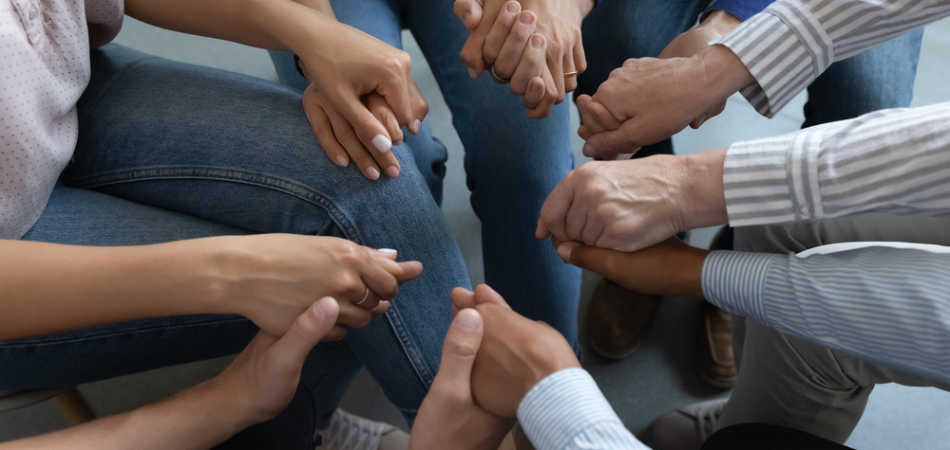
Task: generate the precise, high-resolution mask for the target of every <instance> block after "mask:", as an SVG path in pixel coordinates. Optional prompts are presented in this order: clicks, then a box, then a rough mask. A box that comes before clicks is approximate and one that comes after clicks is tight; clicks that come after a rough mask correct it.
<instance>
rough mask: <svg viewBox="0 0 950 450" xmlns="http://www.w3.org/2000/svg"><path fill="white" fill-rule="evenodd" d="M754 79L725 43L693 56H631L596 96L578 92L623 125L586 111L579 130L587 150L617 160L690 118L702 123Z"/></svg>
mask: <svg viewBox="0 0 950 450" xmlns="http://www.w3.org/2000/svg"><path fill="white" fill-rule="evenodd" d="M754 82H755V80H754V79H753V78H752V74H751V73H749V71H748V69H746V68H745V66H744V65H743V64H742V61H741V60H739V58H738V57H737V56H736V55H735V54H734V53H732V51H731V50H729V49H728V48H726V47H724V46H722V45H714V46H712V47H709V48H707V49H705V50H702V51H700V52H699V53H698V54H696V55H694V56H692V57H689V58H670V59H654V58H642V59H628V60H627V61H626V62H624V64H623V66H622V67H621V68H619V69H616V70H614V71H613V72H611V73H610V77H609V78H608V79H607V81H606V82H604V83H603V84H601V85H600V87H599V88H598V89H597V92H596V93H595V94H594V96H593V97H592V98H588V97H587V96H583V95H582V96H579V97H578V104H579V105H580V104H582V103H583V104H585V105H587V107H588V109H591V108H594V104H595V103H598V104H600V105H601V106H598V107H597V109H598V110H599V109H600V108H603V111H607V112H609V115H610V116H612V119H611V121H612V123H613V124H614V125H619V126H616V128H614V129H612V130H611V128H612V126H611V125H610V124H606V123H601V122H598V120H597V119H596V118H594V117H592V114H591V115H586V116H583V114H584V111H583V110H582V117H584V121H585V125H584V129H582V130H581V129H579V130H578V134H579V135H580V136H581V137H582V138H584V139H585V140H586V141H587V143H586V144H585V145H584V150H583V151H584V155H586V156H591V157H601V158H604V159H613V158H614V157H615V156H616V155H618V154H621V153H631V152H633V151H635V150H636V149H638V148H640V147H642V146H644V145H649V144H653V143H656V142H659V141H661V140H663V139H666V138H668V137H670V136H672V135H674V134H676V133H678V132H680V131H681V130H683V129H684V128H686V126H688V125H690V123H697V124H701V122H703V121H704V120H705V119H704V120H698V119H702V115H704V114H707V112H713V111H715V110H716V108H717V107H718V105H720V104H722V103H723V102H725V101H726V99H727V98H729V96H730V95H732V94H733V93H735V92H737V91H739V90H740V89H742V88H744V87H746V86H749V85H751V84H752V83H754ZM601 112H602V111H601ZM603 115H604V114H601V116H603ZM707 118H708V117H707ZM598 123H599V125H595V124H598ZM592 126H597V127H599V128H597V129H595V128H592Z"/></svg>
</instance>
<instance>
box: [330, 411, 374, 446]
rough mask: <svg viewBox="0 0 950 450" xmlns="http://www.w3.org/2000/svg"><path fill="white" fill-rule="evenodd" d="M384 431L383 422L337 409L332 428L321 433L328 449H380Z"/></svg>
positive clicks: (331, 421) (332, 420) (331, 423)
mask: <svg viewBox="0 0 950 450" xmlns="http://www.w3.org/2000/svg"><path fill="white" fill-rule="evenodd" d="M384 431H385V428H384V426H383V424H381V423H375V422H371V421H368V420H363V419H362V418H360V417H357V416H354V415H352V414H349V413H347V412H344V411H343V410H340V409H337V410H336V412H334V413H333V417H332V418H331V419H330V428H328V429H327V431H326V433H321V434H322V435H323V438H324V439H323V446H324V448H326V450H378V449H379V442H380V440H382V438H383V432H384Z"/></svg>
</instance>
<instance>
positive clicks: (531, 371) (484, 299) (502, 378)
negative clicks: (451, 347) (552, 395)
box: [452, 285, 581, 419]
mask: <svg viewBox="0 0 950 450" xmlns="http://www.w3.org/2000/svg"><path fill="white" fill-rule="evenodd" d="M452 306H453V310H456V311H459V312H458V314H459V315H461V314H462V313H463V312H465V311H467V309H466V308H475V309H477V310H478V312H479V314H481V316H482V319H483V321H484V327H485V334H484V337H483V338H482V345H481V347H480V348H479V350H478V356H477V357H476V359H475V366H474V369H473V371H472V393H473V394H474V396H475V401H476V402H477V403H478V404H479V405H480V406H482V407H483V408H485V410H486V411H488V412H490V413H492V414H494V415H497V416H499V417H505V418H510V419H514V418H515V417H516V416H517V413H518V405H519V404H521V400H522V399H523V398H524V396H525V395H527V394H528V391H530V390H531V388H533V387H534V386H535V385H536V384H538V382H540V381H541V380H543V379H544V378H545V377H547V376H548V375H550V374H552V373H554V372H557V371H559V370H562V369H567V368H571V367H580V366H581V365H580V362H578V361H577V357H576V356H574V351H573V350H572V349H571V346H570V344H568V343H567V341H566V340H565V339H564V337H563V336H561V333H559V332H558V331H557V330H555V329H554V328H551V327H550V326H548V325H547V324H545V323H543V322H535V321H532V320H529V319H526V318H525V317H522V316H521V315H519V314H518V313H516V312H514V311H512V310H511V308H510V307H509V306H508V304H507V303H506V302H505V300H504V299H503V298H502V297H501V295H499V294H498V293H497V292H495V291H494V290H493V289H492V288H490V287H488V286H486V285H480V286H478V287H477V288H476V289H475V292H474V293H472V292H469V291H467V290H465V289H463V288H455V289H454V290H453V291H452Z"/></svg>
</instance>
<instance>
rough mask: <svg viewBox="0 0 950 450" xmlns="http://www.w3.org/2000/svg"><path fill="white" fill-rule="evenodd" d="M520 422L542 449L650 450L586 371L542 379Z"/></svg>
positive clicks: (521, 409)
mask: <svg viewBox="0 0 950 450" xmlns="http://www.w3.org/2000/svg"><path fill="white" fill-rule="evenodd" d="M518 421H519V422H520V423H521V427H522V429H524V432H525V434H526V435H527V436H528V439H530V440H531V443H532V444H534V446H535V448H537V449H538V450H573V449H578V450H580V449H584V450H615V449H617V450H619V449H623V450H628V449H629V450H649V447H647V446H645V445H643V444H642V443H641V442H640V441H638V440H637V438H635V437H634V436H633V435H632V434H630V431H629V430H627V428H626V427H624V426H623V422H621V421H620V418H618V417H617V414H616V413H615V412H614V410H613V408H611V407H610V404H609V403H607V399H606V398H604V394H602V393H601V392H600V389H598V388H597V383H595V382H594V379H593V378H591V376H590V374H589V373H587V371H586V370H584V369H564V370H560V371H558V372H555V373H553V374H551V375H548V376H547V377H546V378H544V379H543V380H541V382H539V383H538V384H536V385H535V386H534V387H533V388H532V389H531V390H530V391H528V395H525V397H524V399H522V400H521V404H520V405H518Z"/></svg>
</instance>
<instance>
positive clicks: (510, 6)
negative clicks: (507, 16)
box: [505, 2, 521, 14]
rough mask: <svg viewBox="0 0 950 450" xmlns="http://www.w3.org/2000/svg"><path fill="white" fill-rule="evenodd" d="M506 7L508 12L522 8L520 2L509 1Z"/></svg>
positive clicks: (514, 11)
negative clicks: (519, 5)
mask: <svg viewBox="0 0 950 450" xmlns="http://www.w3.org/2000/svg"><path fill="white" fill-rule="evenodd" d="M505 9H507V10H508V12H510V13H512V14H514V13H516V12H518V10H519V9H521V8H519V7H518V2H508V4H507V5H505Z"/></svg>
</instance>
